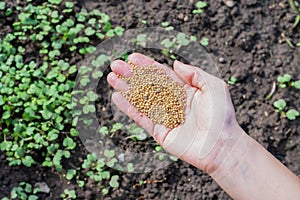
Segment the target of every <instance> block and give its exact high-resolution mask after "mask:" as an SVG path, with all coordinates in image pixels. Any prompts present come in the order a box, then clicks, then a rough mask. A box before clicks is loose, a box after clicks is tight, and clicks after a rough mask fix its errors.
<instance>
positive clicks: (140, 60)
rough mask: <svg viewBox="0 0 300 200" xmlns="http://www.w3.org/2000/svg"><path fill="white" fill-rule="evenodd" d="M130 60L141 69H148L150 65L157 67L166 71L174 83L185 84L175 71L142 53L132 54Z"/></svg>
mask: <svg viewBox="0 0 300 200" xmlns="http://www.w3.org/2000/svg"><path fill="white" fill-rule="evenodd" d="M128 60H129V61H130V62H132V63H133V64H135V65H137V66H139V67H147V66H149V65H155V66H157V67H159V68H161V69H163V70H164V71H165V73H166V74H167V75H169V76H171V77H172V79H173V80H174V81H176V82H177V83H179V84H183V83H184V82H183V81H182V80H181V79H180V78H179V77H178V76H177V75H176V73H174V71H173V70H172V69H171V68H170V67H167V66H165V65H163V64H160V63H159V62H156V61H155V60H154V59H152V58H149V57H148V56H145V55H143V54H140V53H132V54H130V55H129V56H128Z"/></svg>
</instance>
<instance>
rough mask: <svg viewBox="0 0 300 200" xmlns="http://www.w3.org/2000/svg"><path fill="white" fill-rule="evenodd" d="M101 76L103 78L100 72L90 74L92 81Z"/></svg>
mask: <svg viewBox="0 0 300 200" xmlns="http://www.w3.org/2000/svg"><path fill="white" fill-rule="evenodd" d="M102 76H103V72H101V71H96V72H94V73H92V77H93V78H94V79H98V78H101V77H102Z"/></svg>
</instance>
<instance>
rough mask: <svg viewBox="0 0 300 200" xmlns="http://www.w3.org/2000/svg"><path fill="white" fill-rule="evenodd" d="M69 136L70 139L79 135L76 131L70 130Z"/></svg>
mask: <svg viewBox="0 0 300 200" xmlns="http://www.w3.org/2000/svg"><path fill="white" fill-rule="evenodd" d="M70 134H71V136H72V137H76V136H78V135H79V133H78V131H77V130H76V129H75V128H71V130H70Z"/></svg>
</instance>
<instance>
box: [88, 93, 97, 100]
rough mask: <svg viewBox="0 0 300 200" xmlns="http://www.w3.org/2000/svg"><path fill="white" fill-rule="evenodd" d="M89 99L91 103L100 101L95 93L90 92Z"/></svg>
mask: <svg viewBox="0 0 300 200" xmlns="http://www.w3.org/2000/svg"><path fill="white" fill-rule="evenodd" d="M87 97H88V98H89V101H96V100H97V99H98V95H97V94H96V93H95V92H93V91H88V92H87Z"/></svg>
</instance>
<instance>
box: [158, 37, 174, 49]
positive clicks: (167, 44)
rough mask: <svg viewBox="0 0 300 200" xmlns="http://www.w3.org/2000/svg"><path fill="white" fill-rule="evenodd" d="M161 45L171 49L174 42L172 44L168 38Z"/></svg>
mask: <svg viewBox="0 0 300 200" xmlns="http://www.w3.org/2000/svg"><path fill="white" fill-rule="evenodd" d="M160 44H161V45H163V46H164V47H165V48H170V47H172V46H173V45H174V42H172V41H171V40H170V39H169V38H166V39H164V40H163V41H161V43H160Z"/></svg>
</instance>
